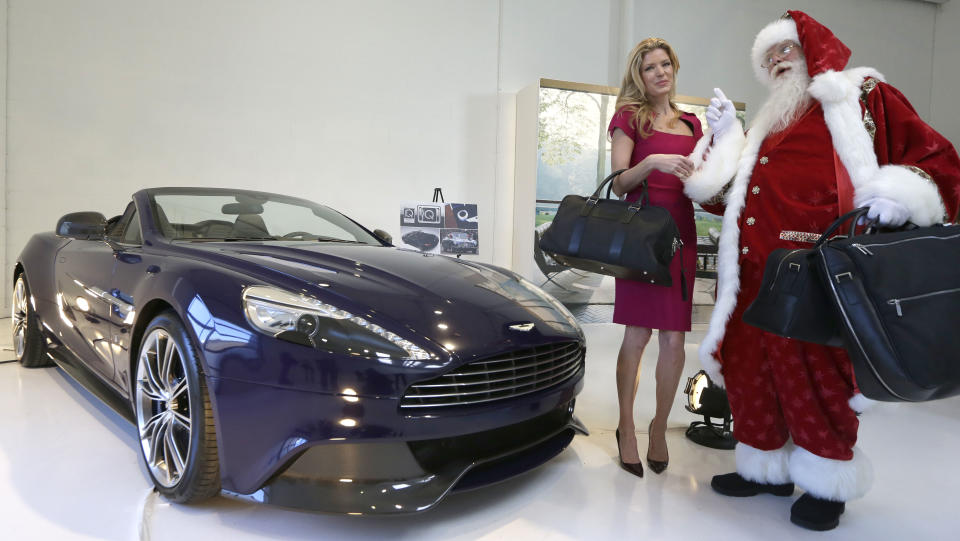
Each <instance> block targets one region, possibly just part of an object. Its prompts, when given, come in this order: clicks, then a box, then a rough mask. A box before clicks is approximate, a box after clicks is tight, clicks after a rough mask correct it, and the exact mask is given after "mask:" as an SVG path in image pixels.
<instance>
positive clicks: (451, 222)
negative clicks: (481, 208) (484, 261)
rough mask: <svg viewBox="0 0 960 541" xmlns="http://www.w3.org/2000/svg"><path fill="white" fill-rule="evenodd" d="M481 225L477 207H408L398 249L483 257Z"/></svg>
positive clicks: (402, 215)
mask: <svg viewBox="0 0 960 541" xmlns="http://www.w3.org/2000/svg"><path fill="white" fill-rule="evenodd" d="M478 225H479V221H478V215H477V205H476V204H474V203H443V202H440V203H436V202H431V203H425V202H415V203H405V204H403V206H402V207H401V209H400V242H399V243H398V245H399V246H403V247H407V248H415V249H417V250H420V251H421V252H427V253H435V254H447V255H460V254H471V255H475V254H478V253H480V237H479V235H478V232H479V227H478Z"/></svg>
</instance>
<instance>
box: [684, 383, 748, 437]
mask: <svg viewBox="0 0 960 541" xmlns="http://www.w3.org/2000/svg"><path fill="white" fill-rule="evenodd" d="M683 392H684V393H686V395H687V405H686V408H687V411H689V412H690V413H694V414H696V415H703V421H694V422H692V423H690V426H689V427H688V428H687V432H686V434H687V437H688V438H690V439H691V440H693V441H694V442H696V443H699V444H700V445H704V446H706V447H712V448H714V449H733V448H734V446H736V444H737V440H735V439H734V438H733V431H732V430H731V425H732V424H733V417H732V415H731V413H730V402H729V401H727V392H726V391H725V390H723V389H722V388H721V387H718V386H717V385H714V383H713V381H712V380H711V379H710V376H708V375H707V373H706V372H704V371H703V370H701V371H699V372H697V373H696V375H694V376H693V377H692V378H689V379H687V386H686V387H685V388H684V390H683ZM711 418H715V419H722V420H723V422H714V421H712V420H711Z"/></svg>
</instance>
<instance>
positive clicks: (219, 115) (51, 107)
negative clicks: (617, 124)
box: [4, 0, 499, 290]
mask: <svg viewBox="0 0 960 541" xmlns="http://www.w3.org/2000/svg"><path fill="white" fill-rule="evenodd" d="M9 3H10V10H9V38H10V39H9V58H10V62H9V67H8V69H9V77H8V83H9V87H8V93H9V94H8V100H9V101H8V104H9V109H8V113H9V117H8V120H7V122H8V123H7V129H8V134H9V140H8V150H9V162H8V169H7V175H8V176H7V178H8V184H7V190H6V194H7V198H8V199H7V208H8V213H7V223H8V224H9V231H8V235H7V238H6V240H7V242H6V246H5V248H6V250H5V251H6V257H7V260H8V261H11V262H12V261H13V260H14V258H15V257H16V254H17V253H18V252H19V251H20V249H21V248H22V246H23V244H24V243H25V242H26V240H27V239H28V238H29V236H30V235H31V234H32V233H34V232H36V231H43V230H51V229H53V226H54V225H55V221H56V219H57V218H58V217H59V216H60V215H62V214H64V213H66V212H68V211H73V210H100V211H102V212H104V213H105V214H107V215H108V216H110V215H112V214H117V213H119V212H121V211H122V209H123V207H124V205H125V203H126V201H128V200H129V195H130V194H131V193H132V192H133V191H135V190H137V189H140V188H143V187H148V186H158V185H174V186H177V185H197V186H235V187H239V188H254V189H264V190H269V191H276V192H280V193H288V194H294V195H301V196H304V197H307V198H309V199H313V200H316V201H319V202H323V203H328V204H330V205H331V206H333V207H335V208H338V209H340V210H342V211H344V212H346V213H347V214H349V215H351V216H352V217H354V218H356V219H358V220H359V221H361V222H362V223H365V224H367V225H369V226H372V227H383V228H384V229H387V230H388V231H390V232H392V233H394V235H395V236H398V233H399V204H400V202H401V201H404V200H410V199H413V200H417V199H421V200H422V199H427V198H429V197H431V196H432V194H433V188H434V187H435V186H441V187H443V191H444V195H445V196H446V198H447V200H448V201H450V200H453V201H474V202H478V203H479V205H480V211H481V212H482V213H485V214H484V215H482V216H481V230H480V236H481V239H483V240H484V241H487V242H488V243H487V244H486V247H489V246H490V244H489V241H490V240H492V230H493V229H492V226H493V223H494V221H493V219H492V217H493V215H494V214H493V211H494V204H493V197H492V190H490V187H491V186H492V184H493V181H494V173H495V169H496V168H495V164H496V155H497V153H496V140H497V131H496V123H497V115H496V112H497V34H498V12H499V9H498V3H497V2H496V1H494V0H485V1H479V0H461V1H449V0H417V1H415V2H394V1H392V0H375V1H374V0H367V1H364V2H362V3H360V2H314V1H307V0H304V1H271V2H263V1H253V0H248V1H233V0H207V1H203V2H195V1H192V0H174V1H165V2H127V1H121V0H85V1H83V2H75V1H72V0H9ZM487 257H488V258H489V256H487ZM6 272H7V277H9V272H10V271H9V269H6ZM5 283H9V280H7V281H6V282H5ZM6 289H7V288H6V287H4V290H6Z"/></svg>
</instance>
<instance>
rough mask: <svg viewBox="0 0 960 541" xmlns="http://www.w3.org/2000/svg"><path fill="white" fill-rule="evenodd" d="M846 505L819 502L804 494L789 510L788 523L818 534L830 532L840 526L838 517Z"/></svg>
mask: <svg viewBox="0 0 960 541" xmlns="http://www.w3.org/2000/svg"><path fill="white" fill-rule="evenodd" d="M846 507H847V505H846V504H845V503H844V502H834V501H830V500H821V499H820V498H817V497H816V496H811V495H810V494H804V495H803V496H800V499H798V500H797V501H795V502H794V503H793V507H791V508H790V522H792V523H794V524H796V525H797V526H801V527H803V528H806V529H808V530H816V531H818V532H821V531H824V530H832V529H834V528H836V527H837V524H840V515H842V514H843V512H844V510H845V509H846Z"/></svg>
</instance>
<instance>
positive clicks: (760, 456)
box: [734, 441, 793, 485]
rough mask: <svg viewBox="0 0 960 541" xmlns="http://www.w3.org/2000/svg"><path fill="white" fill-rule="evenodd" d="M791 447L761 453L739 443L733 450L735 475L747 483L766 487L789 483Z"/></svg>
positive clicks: (788, 443) (754, 448)
mask: <svg viewBox="0 0 960 541" xmlns="http://www.w3.org/2000/svg"><path fill="white" fill-rule="evenodd" d="M791 451H793V445H792V444H791V443H790V442H789V441H788V442H787V444H786V445H784V446H783V447H781V448H779V449H774V450H773V451H761V450H760V449H757V448H756V447H751V446H749V445H747V444H746V443H743V442H739V443H737V447H736V449H735V451H734V452H735V454H736V459H737V473H739V474H740V477H743V478H744V479H746V480H747V481H753V482H754V483H764V484H767V485H782V484H784V483H789V482H790V454H791Z"/></svg>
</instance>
